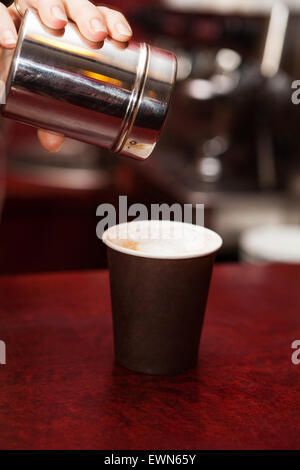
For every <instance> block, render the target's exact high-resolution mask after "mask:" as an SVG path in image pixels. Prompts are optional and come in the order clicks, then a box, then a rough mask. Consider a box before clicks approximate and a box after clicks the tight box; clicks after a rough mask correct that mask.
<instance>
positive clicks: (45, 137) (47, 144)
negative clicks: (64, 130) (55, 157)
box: [38, 129, 64, 152]
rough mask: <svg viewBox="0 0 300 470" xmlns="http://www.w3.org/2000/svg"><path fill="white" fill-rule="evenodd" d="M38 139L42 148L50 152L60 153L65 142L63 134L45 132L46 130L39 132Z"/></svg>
mask: <svg viewBox="0 0 300 470" xmlns="http://www.w3.org/2000/svg"><path fill="white" fill-rule="evenodd" d="M38 138H39V141H40V143H41V144H42V146H43V147H44V148H45V149H46V150H48V151H49V152H58V151H59V150H60V148H61V146H62V144H63V142H64V136H63V135H62V134H56V133H54V132H50V131H45V130H44V129H39V130H38Z"/></svg>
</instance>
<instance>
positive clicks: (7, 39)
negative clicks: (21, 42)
mask: <svg viewBox="0 0 300 470" xmlns="http://www.w3.org/2000/svg"><path fill="white" fill-rule="evenodd" d="M3 42H4V44H7V45H8V46H11V45H12V44H16V43H17V40H16V37H15V35H14V33H13V32H12V31H11V30H10V29H6V30H5V31H4V32H3Z"/></svg>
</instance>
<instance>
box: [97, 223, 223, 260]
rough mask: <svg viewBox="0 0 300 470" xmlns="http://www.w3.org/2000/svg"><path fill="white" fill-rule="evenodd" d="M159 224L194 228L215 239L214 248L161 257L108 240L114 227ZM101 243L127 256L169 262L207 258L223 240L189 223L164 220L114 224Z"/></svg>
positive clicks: (219, 246)
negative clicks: (172, 260)
mask: <svg viewBox="0 0 300 470" xmlns="http://www.w3.org/2000/svg"><path fill="white" fill-rule="evenodd" d="M154 222H156V223H159V224H163V223H168V224H170V223H171V224H174V225H175V224H177V225H185V226H190V227H193V229H195V228H196V230H197V231H199V232H202V233H207V234H210V235H212V236H213V237H214V238H215V241H216V244H215V247H214V248H211V249H206V250H204V249H203V248H202V249H201V251H200V250H195V251H191V252H189V253H184V254H179V255H170V254H166V255H163V254H155V253H154V254H153V253H146V252H143V251H137V250H133V249H130V248H126V247H123V246H120V245H117V244H115V243H113V242H112V241H111V240H109V239H108V237H109V233H110V232H111V231H112V230H113V229H115V227H117V226H118V227H121V226H126V225H129V224H130V225H132V224H136V225H140V224H145V225H146V224H151V223H154ZM102 241H103V243H104V244H105V245H106V246H107V247H109V248H111V249H112V250H115V251H119V252H120V253H125V254H127V255H132V256H137V257H140V258H150V259H166V260H171V259H174V260H177V259H178V260H179V259H190V258H204V257H205V256H209V255H211V254H213V253H216V252H217V251H218V250H219V249H220V248H221V246H222V244H223V240H222V238H221V237H220V235H219V234H218V233H216V232H214V231H213V230H210V229H208V228H206V227H203V226H200V225H194V224H189V223H186V222H176V221H166V220H139V221H132V222H124V223H122V224H116V225H114V226H112V227H109V228H108V229H107V230H105V232H104V233H103V235H102Z"/></svg>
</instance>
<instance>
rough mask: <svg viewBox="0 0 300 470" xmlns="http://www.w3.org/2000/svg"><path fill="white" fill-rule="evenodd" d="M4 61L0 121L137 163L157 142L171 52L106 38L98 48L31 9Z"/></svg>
mask: <svg viewBox="0 0 300 470" xmlns="http://www.w3.org/2000/svg"><path fill="white" fill-rule="evenodd" d="M1 62H2V63H3V65H2V71H1V77H0V78H1V79H2V80H3V81H4V82H5V97H4V100H3V102H4V104H3V105H2V113H3V115H4V116H5V117H8V118H12V119H15V120H18V121H22V122H24V123H27V124H30V125H32V126H35V127H40V128H43V129H49V130H51V131H54V132H59V133H62V134H65V135H66V136H68V137H71V138H74V139H77V140H81V141H83V142H87V143H90V144H95V145H98V146H100V147H103V148H106V149H108V150H111V151H112V152H115V153H121V154H123V155H128V156H130V157H134V158H137V159H145V158H147V157H148V156H149V155H150V154H151V152H152V150H153V148H154V146H155V144H156V142H157V139H158V137H159V134H160V132H161V129H162V127H163V124H164V121H165V117H166V114H167V109H168V105H169V101H170V96H171V92H172V88H173V84H174V82H175V78H176V68H177V61H176V57H175V56H174V54H173V53H171V52H167V51H164V50H161V49H158V48H155V47H152V46H149V45H147V44H145V43H141V44H139V43H136V42H133V41H132V42H130V43H128V44H123V43H120V42H118V41H115V40H113V39H110V38H107V39H105V40H104V42H103V43H101V44H95V43H92V42H90V41H88V40H87V39H85V38H84V37H83V36H82V35H81V33H80V32H79V30H78V28H77V26H76V25H75V24H74V23H72V22H69V23H68V25H67V26H66V27H65V29H64V30H60V31H56V30H52V29H49V28H48V27H46V26H45V25H43V24H42V23H41V21H40V19H39V17H38V14H37V13H36V12H35V11H33V10H28V11H27V13H26V15H25V17H24V19H23V22H22V25H21V28H20V31H19V38H18V43H17V47H16V49H15V51H7V50H2V58H1Z"/></svg>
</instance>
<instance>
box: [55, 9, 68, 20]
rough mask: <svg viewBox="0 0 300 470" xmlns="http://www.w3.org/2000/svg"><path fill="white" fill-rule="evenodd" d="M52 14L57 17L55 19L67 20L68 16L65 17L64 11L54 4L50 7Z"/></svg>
mask: <svg viewBox="0 0 300 470" xmlns="http://www.w3.org/2000/svg"><path fill="white" fill-rule="evenodd" d="M52 15H53V16H54V17H55V18H56V19H57V20H62V21H68V18H67V17H66V15H65V13H64V12H63V10H62V9H61V8H60V7H57V6H54V7H53V8H52Z"/></svg>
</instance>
